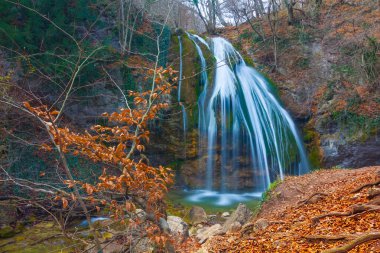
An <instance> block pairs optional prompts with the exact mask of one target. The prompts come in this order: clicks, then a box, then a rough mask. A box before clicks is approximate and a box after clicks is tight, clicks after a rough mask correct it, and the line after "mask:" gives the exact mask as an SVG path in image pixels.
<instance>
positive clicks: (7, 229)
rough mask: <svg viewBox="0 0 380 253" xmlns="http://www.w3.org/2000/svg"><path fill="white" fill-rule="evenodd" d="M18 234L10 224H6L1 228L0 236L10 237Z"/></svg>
mask: <svg viewBox="0 0 380 253" xmlns="http://www.w3.org/2000/svg"><path fill="white" fill-rule="evenodd" d="M16 234H17V231H16V230H15V229H13V228H11V227H10V226H5V227H3V228H1V229H0V238H10V237H12V236H14V235H16Z"/></svg>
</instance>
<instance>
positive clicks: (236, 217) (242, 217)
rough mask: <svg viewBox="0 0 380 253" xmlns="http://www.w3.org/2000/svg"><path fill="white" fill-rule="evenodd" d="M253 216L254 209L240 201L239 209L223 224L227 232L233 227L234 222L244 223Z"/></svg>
mask: <svg viewBox="0 0 380 253" xmlns="http://www.w3.org/2000/svg"><path fill="white" fill-rule="evenodd" d="M251 216H252V211H251V210H249V209H248V207H247V206H246V205H244V204H242V203H240V204H239V205H238V207H237V209H236V210H235V211H234V212H233V213H232V215H231V216H230V217H229V218H228V219H227V220H226V222H225V223H224V224H223V231H225V232H227V231H230V229H231V228H233V226H234V225H233V224H234V223H235V222H238V223H240V225H244V224H245V223H246V222H248V221H249V219H250V218H251Z"/></svg>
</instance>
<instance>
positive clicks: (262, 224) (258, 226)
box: [253, 218, 269, 231]
mask: <svg viewBox="0 0 380 253" xmlns="http://www.w3.org/2000/svg"><path fill="white" fill-rule="evenodd" d="M268 226H269V221H268V220H267V219H263V218H261V219H258V220H257V221H256V222H255V224H254V225H253V228H254V230H255V231H259V230H263V229H265V228H266V227H268Z"/></svg>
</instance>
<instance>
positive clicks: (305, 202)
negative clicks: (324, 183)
mask: <svg viewBox="0 0 380 253" xmlns="http://www.w3.org/2000/svg"><path fill="white" fill-rule="evenodd" d="M316 196H319V197H327V196H328V194H327V193H323V192H316V193H313V194H312V195H310V196H309V197H308V198H307V199H304V200H301V201H300V202H298V206H297V208H298V207H300V206H302V205H305V204H309V203H310V200H311V199H313V198H314V197H316Z"/></svg>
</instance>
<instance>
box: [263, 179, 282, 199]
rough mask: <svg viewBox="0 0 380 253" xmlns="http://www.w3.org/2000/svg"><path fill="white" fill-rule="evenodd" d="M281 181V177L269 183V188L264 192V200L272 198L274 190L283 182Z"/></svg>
mask: <svg viewBox="0 0 380 253" xmlns="http://www.w3.org/2000/svg"><path fill="white" fill-rule="evenodd" d="M281 182H282V180H281V179H280V178H278V179H276V180H275V181H273V182H272V183H271V184H270V185H269V187H268V189H267V190H266V191H265V192H264V193H263V200H262V202H266V201H268V200H270V198H271V196H272V194H273V191H274V190H275V189H276V188H277V187H278V186H279V185H280V184H281Z"/></svg>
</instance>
